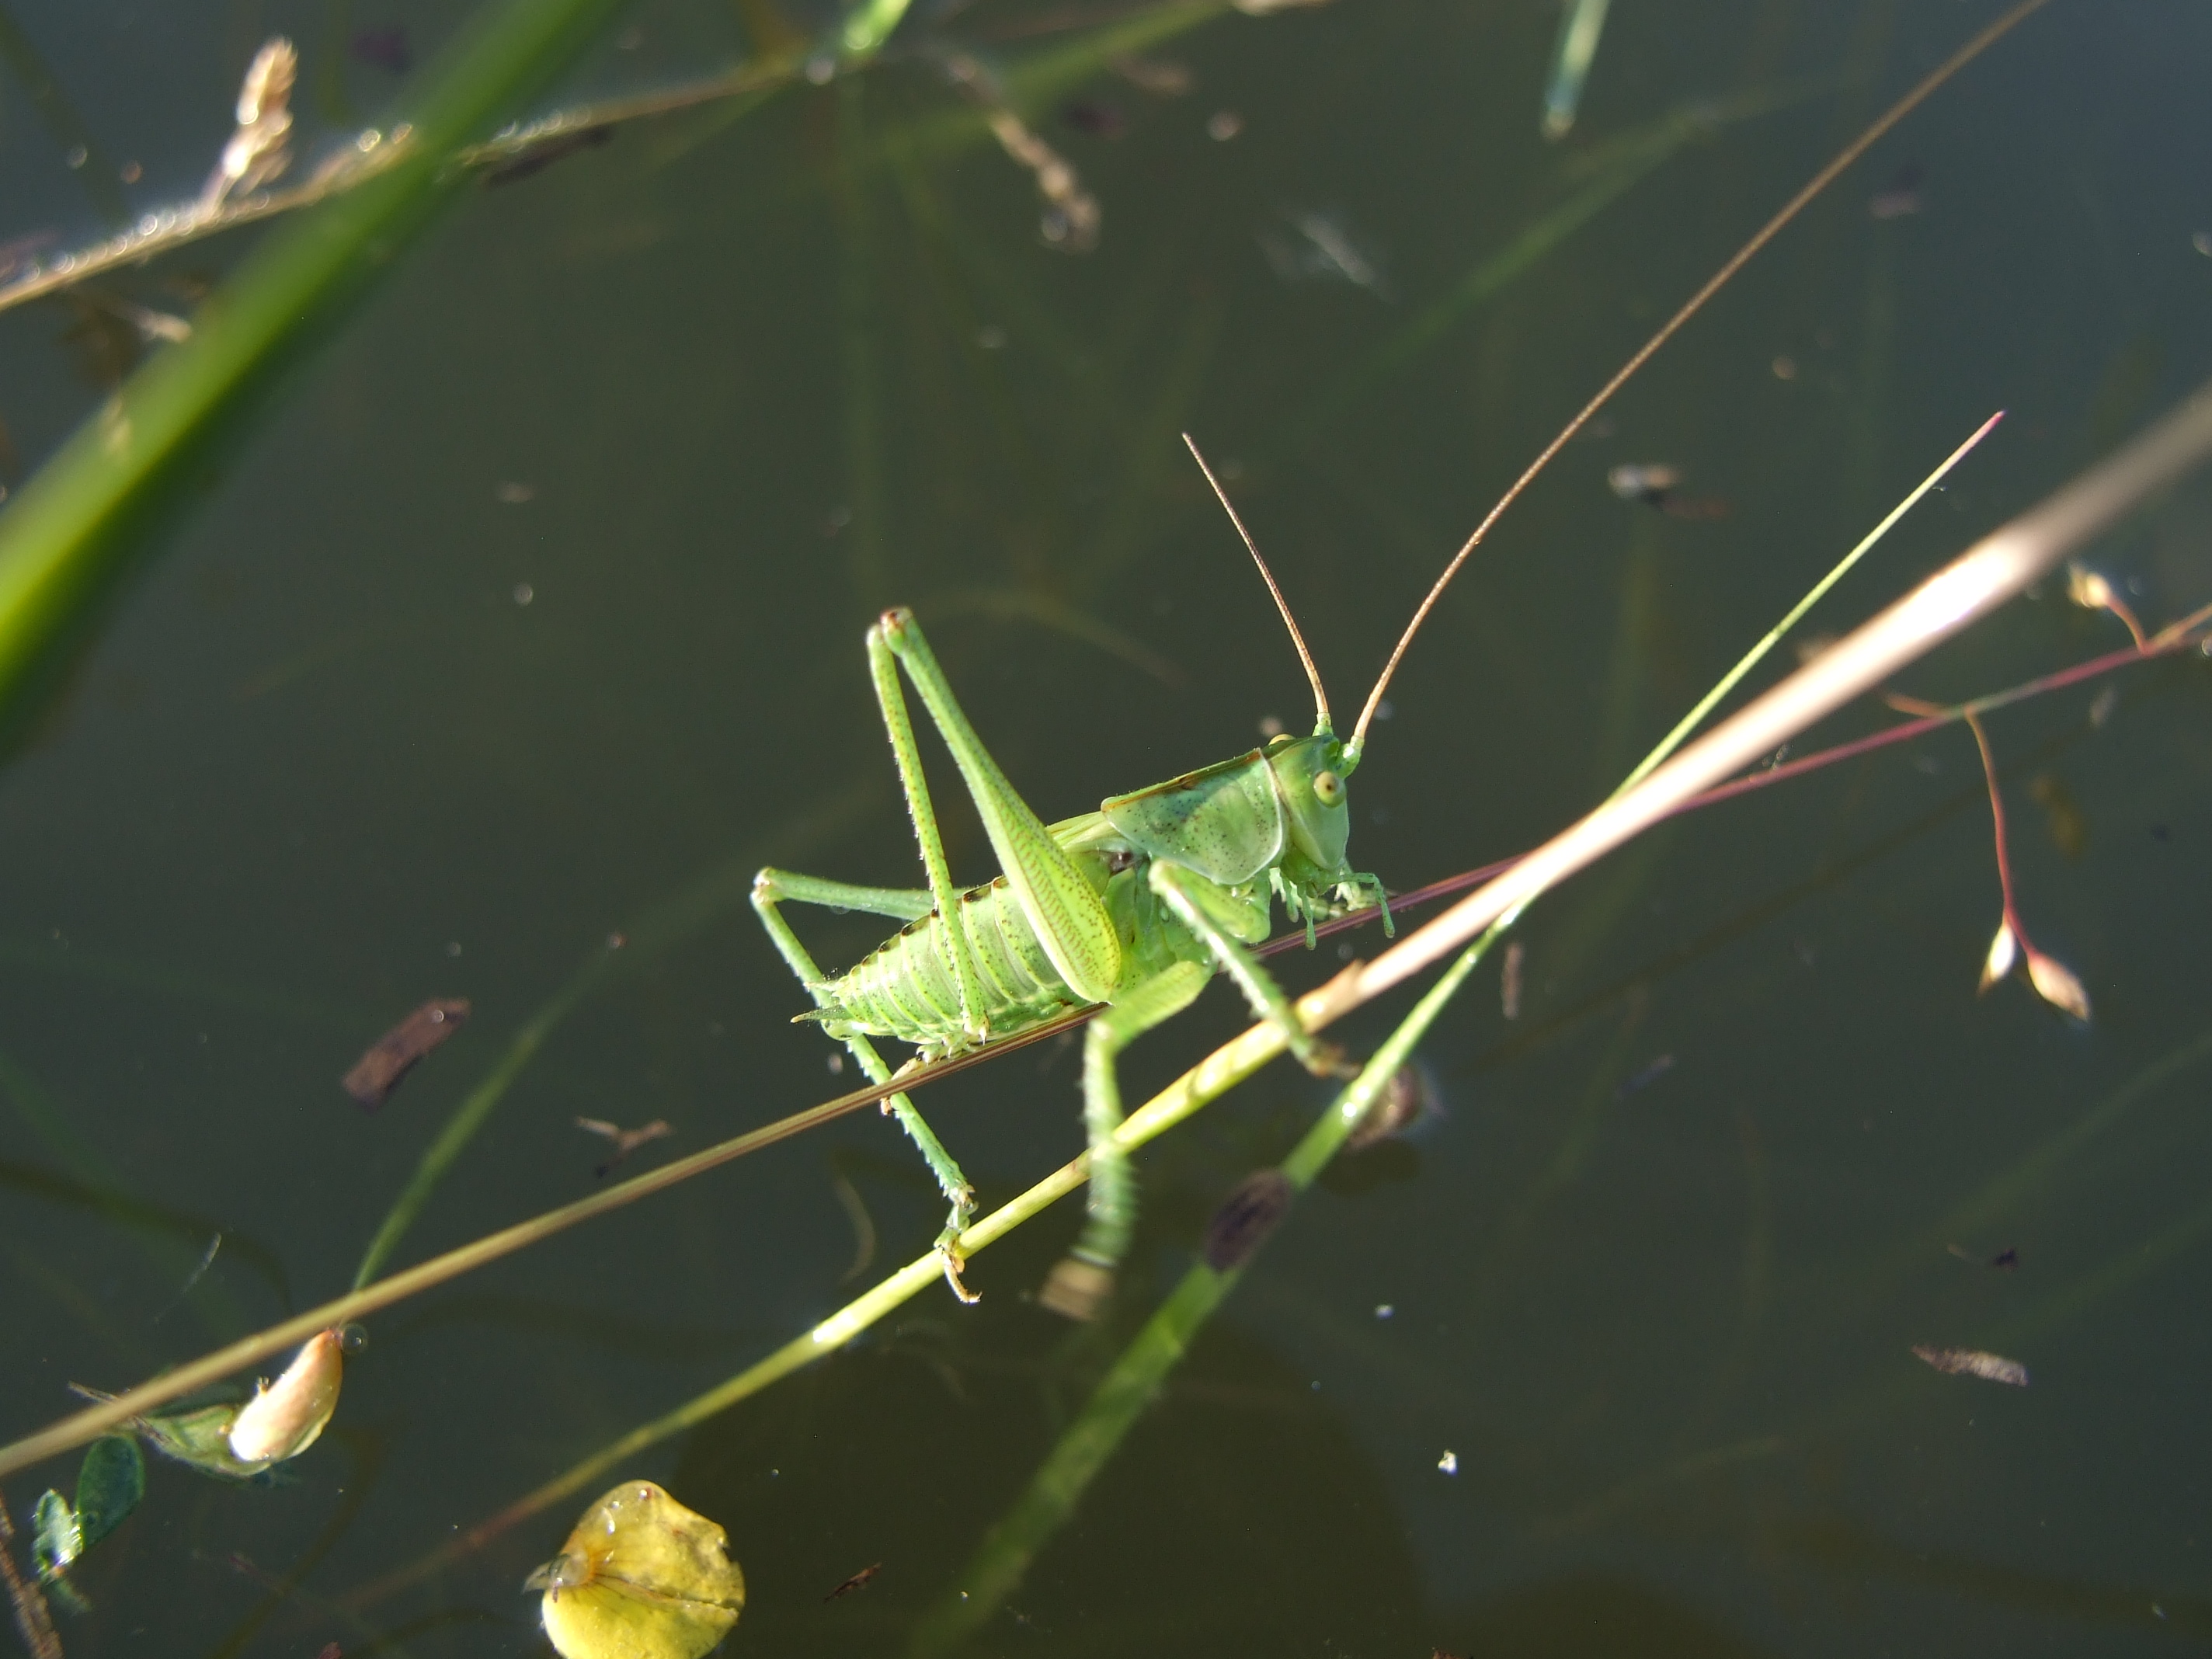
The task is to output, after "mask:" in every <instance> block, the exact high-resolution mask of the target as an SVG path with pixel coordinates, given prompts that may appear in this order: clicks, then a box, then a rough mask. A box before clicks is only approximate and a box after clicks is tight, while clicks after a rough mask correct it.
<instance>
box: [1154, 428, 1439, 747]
mask: <svg viewBox="0 0 2212 1659" xmlns="http://www.w3.org/2000/svg"><path fill="white" fill-rule="evenodd" d="M1182 441H1184V442H1185V443H1187V444H1188V445H1189V446H1190V454H1191V459H1193V460H1194V461H1196V462H1197V463H1198V470H1199V471H1200V472H1203V473H1204V474H1206V483H1210V484H1212V486H1213V493H1214V495H1216V496H1218V498H1219V499H1220V501H1221V510H1222V511H1223V512H1225V513H1227V514H1228V515H1229V522H1230V523H1231V524H1233V525H1235V526H1237V534H1238V535H1240V536H1242V537H1243V538H1244V550H1245V551H1246V552H1248V553H1249V554H1250V555H1251V556H1252V562H1253V563H1254V564H1256V565H1258V566H1259V567H1260V575H1261V580H1264V581H1265V582H1266V583H1267V591H1268V592H1270V593H1273V595H1274V596H1275V609H1276V610H1278V611H1281V612H1282V613H1283V626H1284V627H1285V628H1287V629H1290V630H1291V644H1293V645H1295V646H1297V648H1298V660H1299V661H1300V662H1302V663H1304V665H1306V678H1307V679H1308V680H1309V681H1310V682H1311V683H1312V685H1313V694H1314V721H1315V723H1316V725H1318V726H1328V724H1329V719H1328V692H1326V691H1324V690H1322V689H1321V670H1320V669H1318V668H1316V667H1315V666H1314V659H1313V653H1312V652H1310V651H1309V650H1307V649H1306V636H1305V635H1303V634H1301V633H1299V632H1298V619H1297V617H1293V616H1292V615H1291V602H1290V601H1289V600H1288V599H1285V598H1284V597H1283V590H1282V589H1281V588H1279V587H1278V586H1276V585H1275V573H1274V572H1273V571H1272V570H1270V569H1268V568H1267V561H1266V560H1265V559H1263V558H1261V556H1260V547H1259V544H1258V543H1256V542H1255V541H1254V540H1253V539H1252V532H1250V531H1249V530H1247V529H1246V528H1245V527H1244V520H1242V519H1240V518H1238V517H1237V509H1236V507H1233V506H1231V504H1230V500H1229V492H1228V491H1227V490H1225V489H1223V488H1222V487H1221V480H1220V479H1218V478H1217V477H1214V476H1213V469H1212V467H1210V466H1208V465H1206V457H1205V456H1203V455H1201V454H1200V453H1199V450H1198V440H1197V439H1195V438H1194V437H1192V436H1191V435H1190V434H1189V433H1188V432H1186V433H1184V434H1183V435H1182ZM1401 648H1402V647H1401ZM1332 729H1334V728H1332Z"/></svg>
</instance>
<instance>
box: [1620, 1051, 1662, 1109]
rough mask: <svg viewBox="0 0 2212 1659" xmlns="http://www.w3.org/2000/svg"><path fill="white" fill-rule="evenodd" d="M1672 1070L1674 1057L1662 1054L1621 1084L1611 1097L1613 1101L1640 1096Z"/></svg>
mask: <svg viewBox="0 0 2212 1659" xmlns="http://www.w3.org/2000/svg"><path fill="white" fill-rule="evenodd" d="M1673 1070H1674V1055H1672V1054H1662V1055H1660V1056H1659V1057H1658V1058H1657V1059H1656V1060H1653V1061H1652V1062H1651V1063H1650V1065H1649V1066H1645V1067H1644V1069H1643V1070H1642V1071H1640V1072H1638V1073H1637V1074H1636V1075H1635V1076H1634V1077H1632V1078H1630V1079H1628V1080H1627V1081H1626V1083H1623V1084H1622V1085H1620V1087H1619V1088H1618V1089H1615V1090H1614V1091H1613V1098H1614V1099H1615V1100H1626V1099H1627V1098H1628V1097H1629V1096H1631V1095H1633V1094H1641V1093H1642V1092H1643V1091H1644V1090H1646V1089H1648V1088H1650V1086H1651V1085H1653V1084H1655V1083H1656V1082H1657V1081H1658V1080H1659V1079H1661V1078H1662V1077H1664V1076H1666V1075H1667V1073H1669V1072H1671V1071H1673Z"/></svg>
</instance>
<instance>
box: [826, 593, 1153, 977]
mask: <svg viewBox="0 0 2212 1659" xmlns="http://www.w3.org/2000/svg"><path fill="white" fill-rule="evenodd" d="M868 638H869V641H870V648H871V650H874V649H876V648H877V644H876V642H877V641H881V648H882V649H884V650H886V651H888V652H889V653H890V654H891V655H893V656H895V657H896V658H897V659H898V661H899V664H900V665H901V666H902V667H903V668H904V669H905V670H906V673H907V678H908V679H910V680H912V681H913V682H914V688H915V691H916V692H917V693H919V694H920V696H921V702H922V707H923V708H926V709H927V710H928V712H929V718H930V721H931V723H932V724H933V725H934V726H936V727H937V730H938V733H939V736H941V737H942V738H944V739H945V747H946V748H948V749H950V750H951V751H952V759H953V763H955V764H956V765H957V766H958V767H959V769H960V776H961V779H962V781H963V782H965V783H966V785H967V786H968V794H969V799H972V800H974V802H975V810H976V811H977V812H979V813H981V815H982V819H983V832H984V834H985V835H987V836H989V837H990V842H991V850H992V851H993V852H994V853H995V854H998V858H999V866H1000V870H1001V872H1003V873H1004V874H1005V876H1006V882H1007V884H1008V885H1009V886H1010V887H1011V888H1012V890H1013V891H1014V896H1015V897H1016V898H1017V899H1018V901H1019V902H1020V904H1021V907H1022V912H1023V915H1025V916H1026V917H1027V918H1028V920H1029V923H1030V927H1031V928H1033V929H1034V930H1035V931H1036V937H1037V942H1038V944H1040V945H1042V946H1043V947H1044V952H1045V954H1046V955H1047V956H1048V957H1050V958H1051V959H1052V964H1053V966H1054V968H1055V969H1058V970H1059V972H1060V976H1061V978H1062V979H1064V980H1065V981H1066V983H1067V987H1068V988H1069V989H1070V990H1072V991H1073V992H1074V993H1075V994H1076V995H1077V996H1079V997H1080V998H1082V999H1083V1000H1085V1002H1105V1001H1108V1000H1112V999H1114V998H1115V994H1116V993H1117V991H1118V990H1119V988H1120V985H1121V941H1120V939H1117V938H1116V937H1115V933H1114V923H1113V920H1112V918H1110V917H1109V915H1107V914H1106V906H1105V903H1104V902H1103V900H1101V899H1100V898H1099V896H1098V894H1097V891H1096V890H1094V889H1093V888H1092V887H1091V884H1090V883H1089V882H1088V881H1087V880H1085V878H1084V876H1083V872H1081V871H1080V870H1079V869H1077V868H1076V866H1075V860H1073V859H1072V858H1070V857H1069V856H1068V854H1067V852H1066V848H1062V847H1061V846H1060V843H1059V842H1056V841H1054V839H1053V838H1052V836H1051V833H1050V832H1049V831H1048V830H1047V829H1045V827H1044V822H1043V820H1042V819H1041V818H1039V817H1037V815H1036V812H1034V811H1031V810H1030V805H1029V803H1028V802H1027V801H1025V800H1024V799H1022V798H1021V796H1020V795H1018V794H1017V793H1015V791H1014V786H1013V785H1012V782H1010V781H1008V780H1007V777H1006V774H1005V773H1004V772H1003V771H1001V770H1000V768H999V763H998V762H997V761H995V760H994V759H993V758H992V757H991V751H990V750H987V749H986V748H985V747H984V746H983V740H982V738H981V737H980V736H978V735H977V734H976V731H975V727H974V726H971V725H969V721H968V716H967V714H966V712H965V711H964V710H963V709H962V708H961V707H960V702H959V699H958V698H957V697H956V696H953V693H952V686H951V682H950V681H948V680H947V679H946V678H945V671H944V670H943V669H942V668H940V667H939V665H938V662H937V658H936V655H935V654H934V653H933V652H932V651H931V650H930V648H929V641H927V640H926V639H925V638H923V637H922V632H921V624H920V623H917V622H915V619H914V614H913V613H912V612H911V611H885V612H884V615H883V618H882V620H881V621H879V622H878V623H877V624H876V627H875V629H873V630H872V631H871V632H870V634H869V635H868ZM932 828H933V829H934V825H933V826H932Z"/></svg>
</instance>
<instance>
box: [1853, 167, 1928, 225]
mask: <svg viewBox="0 0 2212 1659" xmlns="http://www.w3.org/2000/svg"><path fill="white" fill-rule="evenodd" d="M1927 176H1928V175H1927V173H1926V170H1925V169H1924V168H1923V167H1921V165H1920V163H1919V162H1917V161H1907V162H1906V163H1905V165H1904V166H1903V167H1899V168H1898V170H1897V171H1896V172H1895V173H1892V174H1891V175H1890V178H1889V182H1888V183H1887V184H1886V185H1883V186H1882V187H1881V189H1880V190H1878V191H1875V193H1874V195H1873V196H1872V197H1869V199H1868V201H1867V215H1868V216H1869V217H1870V218H1875V219H1902V218H1904V217H1905V216H1907V215H1908V214H1914V213H1917V212H1919V211H1920V210H1921V209H1922V208H1923V206H1924V205H1925V204H1923V202H1922V201H1921V199H1920V182H1921V180H1922V179H1925V178H1926V177H1927Z"/></svg>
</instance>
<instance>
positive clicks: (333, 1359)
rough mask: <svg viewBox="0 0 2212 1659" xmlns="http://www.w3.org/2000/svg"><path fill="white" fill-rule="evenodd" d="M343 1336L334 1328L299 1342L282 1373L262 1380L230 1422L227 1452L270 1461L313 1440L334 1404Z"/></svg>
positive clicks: (302, 1448) (341, 1365) (247, 1459)
mask: <svg viewBox="0 0 2212 1659" xmlns="http://www.w3.org/2000/svg"><path fill="white" fill-rule="evenodd" d="M344 1346H345V1345H344V1342H343V1339H342V1338H341V1337H340V1336H339V1334H338V1332H337V1329H336V1328H332V1329H330V1330H326V1331H318V1332H317V1333H316V1334H314V1335H313V1336H311V1337H309V1338H308V1339H307V1341H306V1342H305V1343H303V1344H302V1345H301V1348H300V1352H298V1353H297V1354H295V1355H294V1356H293V1358H292V1363H291V1364H289V1365H287V1366H286V1367H285V1368H284V1375H283V1376H280V1377H278V1378H277V1379H276V1381H275V1382H274V1383H263V1384H262V1385H261V1386H260V1388H259V1389H257V1390H256V1391H255V1393H254V1395H253V1398H252V1399H251V1400H249V1401H246V1404H245V1405H244V1406H242V1407H240V1408H239V1413H238V1419H237V1421H235V1422H234V1423H233V1424H232V1425H230V1452H231V1455H232V1456H234V1457H235V1458H237V1459H238V1460H239V1462H241V1463H276V1462H282V1461H283V1459H285V1458H287V1457H297V1456H298V1455H300V1454H301V1452H303V1451H305V1450H307V1448H308V1447H310V1446H312V1445H313V1444H314V1443H315V1437H316V1436H318V1435H319V1434H320V1433H322V1431H323V1425H325V1423H327V1422H329V1421H330V1420H331V1413H332V1412H334V1411H336V1410H337V1405H338V1383H340V1381H341V1380H343V1375H344V1371H345V1358H344Z"/></svg>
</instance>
